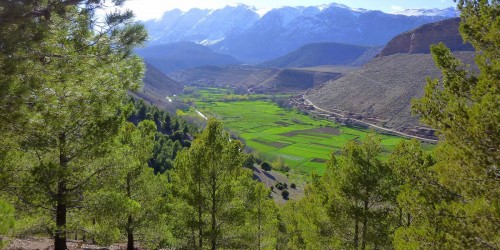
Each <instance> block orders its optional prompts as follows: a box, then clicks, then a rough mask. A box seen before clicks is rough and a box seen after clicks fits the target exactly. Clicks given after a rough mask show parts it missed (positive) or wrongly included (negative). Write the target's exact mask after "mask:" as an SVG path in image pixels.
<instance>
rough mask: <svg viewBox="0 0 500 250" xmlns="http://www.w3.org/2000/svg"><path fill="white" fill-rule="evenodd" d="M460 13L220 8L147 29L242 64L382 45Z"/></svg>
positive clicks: (157, 39) (172, 14)
mask: <svg viewBox="0 0 500 250" xmlns="http://www.w3.org/2000/svg"><path fill="white" fill-rule="evenodd" d="M457 15H458V13H457V12H456V11H454V9H453V8H451V9H445V10H411V11H410V10H408V11H406V12H401V13H398V14H387V13H383V12H381V11H371V10H365V9H352V8H349V7H347V6H345V5H341V4H336V3H332V4H328V5H321V6H306V7H304V6H302V7H288V6H287V7H281V8H276V9H264V10H258V9H256V8H254V7H251V6H247V5H242V4H238V5H231V6H226V7H224V8H222V9H217V10H201V9H191V10H189V11H187V12H182V11H180V10H172V11H168V12H166V13H165V14H164V15H163V17H162V18H161V19H159V20H150V21H147V22H145V26H146V28H147V29H148V31H149V34H150V43H151V44H166V43H174V42H180V41H190V42H195V43H198V44H202V45H206V46H210V47H211V48H212V49H213V50H214V51H216V52H219V53H225V54H229V55H232V56H234V57H236V58H238V59H240V60H241V61H244V62H259V61H264V60H267V59H271V58H276V57H278V56H282V55H284V54H286V53H288V52H290V51H292V50H295V49H297V48H299V47H301V46H303V45H305V44H308V43H318V42H337V43H345V44H356V45H372V46H380V45H384V44H385V43H387V42H388V41H389V40H390V39H391V38H393V37H394V36H395V35H397V34H399V33H401V32H404V31H407V30H411V29H414V28H416V27H418V26H420V25H422V24H425V23H430V22H435V21H439V20H443V19H446V18H449V17H453V16H457Z"/></svg>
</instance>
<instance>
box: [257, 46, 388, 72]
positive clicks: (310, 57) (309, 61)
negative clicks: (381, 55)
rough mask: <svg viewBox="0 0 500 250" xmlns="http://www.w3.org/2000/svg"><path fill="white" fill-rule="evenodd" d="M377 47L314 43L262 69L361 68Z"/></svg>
mask: <svg viewBox="0 0 500 250" xmlns="http://www.w3.org/2000/svg"><path fill="white" fill-rule="evenodd" d="M377 51H380V50H379V49H378V48H377V47H369V46H357V45H349V44H339V43H313V44H308V45H304V46H302V47H300V48H299V49H297V50H295V51H292V52H290V53H288V54H287V55H285V56H282V57H279V58H277V59H274V60H270V61H267V62H263V63H261V64H260V66H262V67H274V68H304V67H314V66H321V65H355V66H359V65H361V64H363V63H365V62H367V61H368V60H370V59H371V58H372V57H373V55H374V54H376V52H377Z"/></svg>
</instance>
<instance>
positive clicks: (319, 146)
mask: <svg viewBox="0 0 500 250" xmlns="http://www.w3.org/2000/svg"><path fill="white" fill-rule="evenodd" d="M288 97H290V95H286V94H281V95H263V94H261V95H255V94H246V95H237V94H234V93H231V91H230V90H228V89H220V88H200V89H199V90H198V91H197V93H196V94H189V95H181V96H179V98H181V99H183V100H184V101H187V102H189V103H191V104H192V105H193V107H196V109H197V110H199V111H200V112H201V113H203V114H204V115H206V116H209V117H215V118H217V119H218V120H220V121H222V122H223V124H224V127H225V128H226V129H227V130H228V131H229V132H230V133H232V135H233V136H234V137H235V138H238V139H241V140H242V141H243V142H244V143H245V145H246V147H247V150H248V151H250V152H253V153H254V154H255V155H256V156H257V157H258V158H260V159H262V160H265V161H269V162H270V163H272V165H274V167H275V168H276V169H277V170H281V171H283V170H285V172H287V171H291V172H292V173H295V174H300V175H304V176H306V177H307V176H310V174H311V173H317V174H322V173H323V172H324V170H325V167H326V162H327V161H328V160H329V159H330V155H331V154H332V153H335V154H338V153H339V152H340V150H341V148H342V147H343V146H344V145H345V144H346V143H347V142H349V141H350V140H362V139H363V138H365V137H366V135H367V134H368V133H369V132H370V131H369V130H368V129H364V128H362V127H358V128H356V127H348V126H342V125H340V124H338V123H335V122H332V121H330V120H327V119H322V118H320V117H311V116H309V115H307V114H305V113H302V112H300V111H298V110H296V109H291V108H289V107H288V108H286V107H285V108H283V107H280V106H278V104H276V100H277V99H279V98H282V99H286V98H288ZM273 100H274V101H273ZM277 102H278V103H279V101H277ZM282 103H283V102H282ZM188 114H190V115H191V116H195V117H197V116H198V114H197V113H196V111H195V110H194V109H191V111H190V112H189V113H188ZM380 139H381V142H382V145H383V154H382V155H387V154H388V153H389V152H390V151H391V150H392V149H393V148H394V146H395V145H397V144H398V143H399V142H400V141H401V140H404V139H403V138H401V137H397V136H393V135H380ZM429 147H431V146H429ZM285 166H288V167H289V169H290V170H288V169H287V168H286V167H285Z"/></svg>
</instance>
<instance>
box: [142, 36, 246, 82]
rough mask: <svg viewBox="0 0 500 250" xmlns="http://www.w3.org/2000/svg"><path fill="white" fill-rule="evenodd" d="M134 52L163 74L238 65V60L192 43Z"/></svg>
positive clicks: (152, 47)
mask: <svg viewBox="0 0 500 250" xmlns="http://www.w3.org/2000/svg"><path fill="white" fill-rule="evenodd" d="M136 52H137V54H139V55H140V56H141V57H143V58H144V60H145V61H146V62H148V63H151V64H152V65H153V66H155V67H156V68H158V69H159V70H161V71H162V72H163V73H165V74H168V73H170V72H173V71H176V70H182V69H187V68H192V67H197V66H202V65H225V64H237V63H238V60H236V59H235V58H233V57H231V56H228V55H223V54H220V53H215V52H214V51H212V50H211V49H210V48H208V47H206V46H203V45H199V44H195V43H192V42H178V43H172V44H164V45H154V46H149V47H146V48H143V49H137V50H136Z"/></svg>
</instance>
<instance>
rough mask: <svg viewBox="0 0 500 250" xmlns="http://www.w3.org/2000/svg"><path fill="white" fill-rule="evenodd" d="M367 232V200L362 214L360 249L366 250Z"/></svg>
mask: <svg viewBox="0 0 500 250" xmlns="http://www.w3.org/2000/svg"><path fill="white" fill-rule="evenodd" d="M367 231H368V198H367V199H365V207H364V213H363V235H362V236H361V237H362V238H361V249H363V250H365V249H366V233H367Z"/></svg>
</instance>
